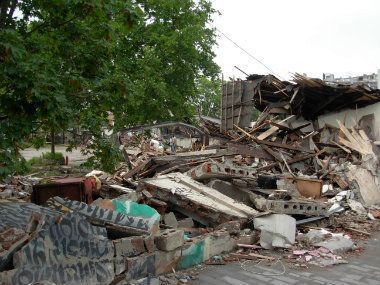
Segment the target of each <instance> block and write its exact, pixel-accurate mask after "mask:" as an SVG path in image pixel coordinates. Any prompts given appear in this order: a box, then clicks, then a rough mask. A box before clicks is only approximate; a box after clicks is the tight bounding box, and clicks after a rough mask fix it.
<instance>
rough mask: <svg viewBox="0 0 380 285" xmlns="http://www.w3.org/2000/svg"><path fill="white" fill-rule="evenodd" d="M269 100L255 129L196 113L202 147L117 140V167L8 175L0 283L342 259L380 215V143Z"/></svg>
mask: <svg viewBox="0 0 380 285" xmlns="http://www.w3.org/2000/svg"><path fill="white" fill-rule="evenodd" d="M273 92H277V91H273ZM296 94H297V93H296ZM267 95H268V94H266V96H267ZM296 98H297V99H299V98H298V97H296ZM289 100H291V98H289ZM272 108H275V107H273V106H272V107H268V106H266V107H265V110H264V111H263V112H262V113H261V115H260V117H259V118H258V119H257V121H256V122H255V124H254V125H253V126H252V127H242V126H239V123H238V122H236V124H234V128H233V129H230V130H224V131H221V129H220V128H218V127H217V125H216V124H215V123H213V122H207V120H203V130H204V132H205V133H208V134H212V136H213V138H214V139H215V140H214V141H217V142H218V143H216V144H213V145H209V146H205V145H204V146H203V148H202V150H200V151H188V152H179V153H177V154H168V152H167V151H165V150H163V151H161V150H160V151H156V150H154V149H149V146H147V145H146V144H145V143H144V144H141V145H139V144H136V143H134V145H133V147H131V148H128V146H125V148H124V151H123V154H124V157H125V159H126V163H125V164H123V165H122V166H121V167H120V168H119V170H118V171H117V172H116V173H115V174H114V175H110V174H107V173H104V172H101V171H94V172H92V173H89V174H88V175H87V177H82V178H65V179H63V180H62V179H61V180H59V179H58V180H57V179H56V180H53V181H52V183H51V184H48V185H43V187H41V185H37V186H39V187H37V186H34V187H33V190H31V189H29V188H28V187H26V185H25V183H24V182H23V180H22V179H21V180H20V178H19V180H18V181H19V182H18V183H16V182H14V181H16V180H15V178H12V179H11V180H7V181H5V182H6V183H4V184H6V185H1V187H0V190H1V191H0V197H2V198H4V199H2V200H0V214H1V217H2V218H1V220H0V245H1V247H0V271H1V272H0V282H2V283H4V284H32V283H35V282H43V281H50V282H53V283H54V284H160V283H161V284H177V283H178V282H186V281H187V280H188V279H191V277H189V276H185V277H184V275H183V274H182V275H181V274H178V273H177V270H182V269H187V268H191V267H193V266H194V265H197V264H200V263H204V262H205V263H206V264H215V265H223V264H226V262H230V261H234V260H255V259H258V260H266V261H268V262H274V263H276V262H279V260H282V261H285V262H289V263H290V264H292V265H294V266H301V267H303V266H310V265H314V266H322V267H324V266H329V265H333V264H339V263H346V262H347V261H346V260H345V254H346V253H347V252H350V251H355V250H357V251H358V250H359V248H358V247H357V245H356V240H357V239H360V238H368V237H369V236H370V235H371V232H372V231H375V230H376V226H377V222H376V219H377V218H379V217H380V211H379V209H380V207H378V206H377V205H380V188H379V186H378V185H379V161H378V147H377V146H376V145H375V144H374V143H373V141H372V140H371V139H370V138H369V137H368V136H367V134H366V132H365V131H364V130H363V129H362V128H360V127H358V126H355V127H353V128H351V129H347V128H346V127H345V124H343V123H341V122H340V121H338V122H337V123H338V125H339V128H335V129H334V128H333V127H328V126H325V127H323V128H322V129H317V130H316V129H315V126H313V125H312V123H311V122H307V121H303V122H301V123H300V122H299V120H297V118H296V117H295V115H287V114H286V115H283V118H279V115H273V113H271V109H272ZM276 108H278V107H276ZM281 108H283V106H282V107H281ZM179 140H180V138H179ZM20 185H21V186H20ZM68 185H69V186H70V187H74V188H64V186H68ZM49 187H50V188H49ZM75 187H76V188H75ZM11 188H12V193H10V192H9V191H8V189H11ZM16 189H17V190H16ZM6 191H8V192H9V193H10V194H9V195H8V194H4V193H8V192H6ZM75 191H76V192H75ZM23 192H27V193H31V192H33V193H32V196H31V200H30V197H29V196H28V195H25V196H22V195H21V196H19V193H23ZM74 192H75V193H74ZM73 193H74V194H75V195H74V194H73ZM11 196H12V197H13V198H23V199H24V200H25V201H27V202H22V201H20V200H19V201H17V202H15V201H14V200H12V199H10V198H12V197H11ZM36 197H37V198H38V199H37V198H36ZM68 197H70V198H68ZM28 199H29V200H28ZM33 199H36V200H33ZM37 204H39V205H37ZM42 204H43V205H42ZM282 261H281V262H282ZM284 270H285V267H284ZM164 274H169V275H167V276H166V277H162V275H164ZM158 276H161V277H160V278H158ZM144 282H145V283H144Z"/></svg>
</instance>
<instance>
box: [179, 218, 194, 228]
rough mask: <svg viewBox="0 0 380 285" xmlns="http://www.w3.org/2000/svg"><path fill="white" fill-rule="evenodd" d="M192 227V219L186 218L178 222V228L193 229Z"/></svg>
mask: <svg viewBox="0 0 380 285" xmlns="http://www.w3.org/2000/svg"><path fill="white" fill-rule="evenodd" d="M193 227H194V221H193V219H192V218H190V217H189V218H186V219H183V220H179V221H178V228H185V229H186V228H193Z"/></svg>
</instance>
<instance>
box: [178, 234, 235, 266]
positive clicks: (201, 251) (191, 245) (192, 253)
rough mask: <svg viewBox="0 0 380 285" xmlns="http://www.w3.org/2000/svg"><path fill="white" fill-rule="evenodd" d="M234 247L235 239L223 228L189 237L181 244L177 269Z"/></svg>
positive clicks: (200, 261)
mask: <svg viewBox="0 0 380 285" xmlns="http://www.w3.org/2000/svg"><path fill="white" fill-rule="evenodd" d="M235 248H236V241H235V239H233V238H232V237H231V236H230V235H229V233H228V232H227V231H223V230H220V231H215V232H213V233H211V234H206V235H203V236H198V237H195V238H192V239H189V240H187V241H186V242H185V244H184V245H183V246H182V255H181V258H180V260H179V262H178V264H177V269H186V268H189V267H192V266H194V265H197V264H200V263H202V262H204V261H206V260H208V259H210V258H211V257H213V256H215V255H220V254H221V253H227V252H231V251H232V250H234V249H235Z"/></svg>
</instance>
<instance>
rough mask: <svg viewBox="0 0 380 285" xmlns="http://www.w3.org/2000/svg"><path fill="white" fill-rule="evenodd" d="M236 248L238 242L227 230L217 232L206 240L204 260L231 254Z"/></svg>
mask: <svg viewBox="0 0 380 285" xmlns="http://www.w3.org/2000/svg"><path fill="white" fill-rule="evenodd" d="M235 248H236V240H235V239H233V238H231V236H230V234H229V233H228V232H227V231H225V230H220V231H215V232H213V233H211V234H210V235H208V236H207V237H206V238H205V250H204V260H208V259H210V258H211V257H213V256H215V255H220V254H221V253H228V252H231V251H232V250H234V249H235Z"/></svg>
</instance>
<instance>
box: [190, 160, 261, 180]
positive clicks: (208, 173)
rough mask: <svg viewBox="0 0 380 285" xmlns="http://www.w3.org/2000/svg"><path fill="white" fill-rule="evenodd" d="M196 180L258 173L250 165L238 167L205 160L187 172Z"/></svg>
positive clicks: (247, 175) (241, 176)
mask: <svg viewBox="0 0 380 285" xmlns="http://www.w3.org/2000/svg"><path fill="white" fill-rule="evenodd" d="M186 174H187V175H189V176H190V177H191V178H193V179H194V180H198V181H202V180H205V179H210V178H219V179H224V180H225V179H232V178H247V177H252V178H253V177H256V175H257V173H256V171H255V170H254V169H252V168H249V167H237V166H233V165H227V164H222V163H217V162H205V163H203V164H201V165H199V166H196V167H194V168H192V169H190V170H189V171H188V172H187V173H186Z"/></svg>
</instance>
